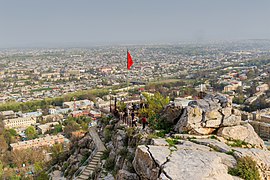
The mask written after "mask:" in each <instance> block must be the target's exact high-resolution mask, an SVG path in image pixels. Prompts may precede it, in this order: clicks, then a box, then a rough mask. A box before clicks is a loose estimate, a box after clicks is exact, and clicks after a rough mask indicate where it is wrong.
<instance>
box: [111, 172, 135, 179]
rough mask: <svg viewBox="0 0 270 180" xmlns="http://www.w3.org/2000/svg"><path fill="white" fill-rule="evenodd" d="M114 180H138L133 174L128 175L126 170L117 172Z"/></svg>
mask: <svg viewBox="0 0 270 180" xmlns="http://www.w3.org/2000/svg"><path fill="white" fill-rule="evenodd" d="M116 180H139V177H138V175H137V174H135V173H130V172H128V171H126V170H119V172H118V174H117V177H116Z"/></svg>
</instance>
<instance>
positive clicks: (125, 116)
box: [123, 111, 128, 124]
mask: <svg viewBox="0 0 270 180" xmlns="http://www.w3.org/2000/svg"><path fill="white" fill-rule="evenodd" d="M123 118H124V124H127V118H128V113H127V111H125V112H124V116H123Z"/></svg>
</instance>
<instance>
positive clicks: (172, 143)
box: [166, 138, 178, 148]
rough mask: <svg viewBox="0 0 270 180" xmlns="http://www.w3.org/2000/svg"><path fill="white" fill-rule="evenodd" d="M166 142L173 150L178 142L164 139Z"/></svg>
mask: <svg viewBox="0 0 270 180" xmlns="http://www.w3.org/2000/svg"><path fill="white" fill-rule="evenodd" d="M166 142H167V143H168V144H169V146H170V147H175V148H176V146H175V145H176V144H178V140H177V139H172V138H168V139H166Z"/></svg>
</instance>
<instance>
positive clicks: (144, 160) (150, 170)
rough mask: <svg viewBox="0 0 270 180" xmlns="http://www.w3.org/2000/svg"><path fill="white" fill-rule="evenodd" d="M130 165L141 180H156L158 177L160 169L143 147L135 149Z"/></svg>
mask: <svg viewBox="0 0 270 180" xmlns="http://www.w3.org/2000/svg"><path fill="white" fill-rule="evenodd" d="M167 149H168V148H167ZM132 164H133V167H134V169H135V171H136V173H137V174H138V175H139V176H140V178H141V179H151V180H156V179H157V178H158V176H159V171H160V167H158V165H157V164H156V162H155V161H154V160H153V159H152V156H151V154H150V153H149V152H148V148H147V147H146V146H145V145H141V146H138V147H137V149H136V152H135V158H134V160H133V162H132Z"/></svg>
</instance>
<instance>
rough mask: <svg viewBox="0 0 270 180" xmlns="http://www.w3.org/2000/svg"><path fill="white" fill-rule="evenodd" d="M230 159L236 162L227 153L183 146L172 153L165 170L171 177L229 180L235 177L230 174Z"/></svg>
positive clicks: (184, 179)
mask: <svg viewBox="0 0 270 180" xmlns="http://www.w3.org/2000/svg"><path fill="white" fill-rule="evenodd" d="M178 147H179V146H178ZM228 161H229V162H231V164H236V161H235V159H234V158H233V157H232V156H229V155H226V154H222V153H217V152H214V151H201V150H196V149H192V148H191V149H187V148H181V149H178V150H177V151H175V152H173V153H172V156H171V157H170V161H169V162H168V163H166V164H165V165H164V172H166V174H167V175H168V176H169V177H170V178H171V179H179V180H186V179H194V180H201V179H216V180H220V179H224V180H229V179H233V177H232V176H231V175H229V174H228V166H227V165H226V164H227V162H228ZM225 162H226V163H225Z"/></svg>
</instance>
